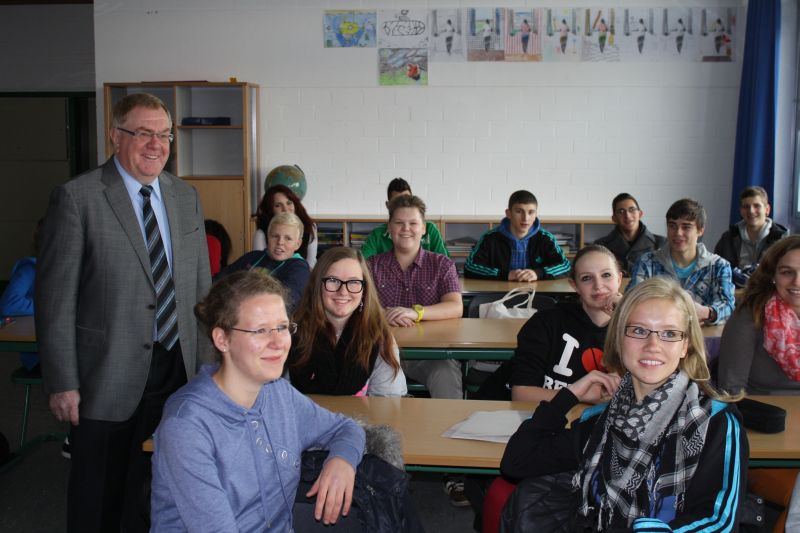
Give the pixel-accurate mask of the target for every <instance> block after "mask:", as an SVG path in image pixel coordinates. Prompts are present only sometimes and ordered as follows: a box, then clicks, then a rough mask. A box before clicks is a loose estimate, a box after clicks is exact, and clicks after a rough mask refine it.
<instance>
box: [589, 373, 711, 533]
mask: <svg viewBox="0 0 800 533" xmlns="http://www.w3.org/2000/svg"><path fill="white" fill-rule="evenodd" d="M710 416H711V401H710V398H708V397H706V396H705V395H703V393H702V392H701V391H700V389H699V387H698V386H697V384H696V383H694V382H692V381H691V380H689V378H688V376H687V375H686V374H685V373H684V372H682V371H677V372H675V373H674V374H673V375H672V376H671V377H670V378H669V379H668V380H667V381H666V382H665V383H664V384H663V385H661V386H660V387H658V388H657V389H655V390H654V391H652V392H651V393H650V394H649V395H647V396H646V397H645V398H643V399H642V401H641V402H637V401H636V397H635V395H634V392H633V385H632V382H631V375H630V373H626V374H625V376H624V377H623V379H622V383H621V384H620V387H619V389H618V390H617V392H616V394H615V395H614V397H613V398H612V399H611V402H610V403H609V406H608V409H606V411H605V416H604V418H601V420H598V422H597V425H595V427H594V431H593V432H592V435H591V437H590V438H589V441H588V442H587V443H586V447H585V448H584V461H583V465H582V467H581V471H579V472H578V475H577V476H576V478H575V480H574V483H575V484H576V485H578V484H579V485H580V486H581V487H582V491H583V505H582V506H581V508H580V513H581V514H583V515H584V516H587V515H590V514H591V512H592V509H591V508H592V507H594V506H595V505H596V504H597V503H598V499H599V505H597V508H596V509H594V511H596V512H597V524H596V526H597V528H598V529H599V530H603V529H606V528H608V527H609V525H610V524H611V523H612V522H613V521H622V522H624V523H626V524H627V526H628V527H630V526H631V524H632V523H633V521H634V520H635V519H636V518H639V517H643V516H649V513H650V509H649V507H650V505H652V504H653V503H654V502H655V500H656V499H657V498H658V496H657V495H658V493H666V494H674V495H675V496H676V498H675V505H676V508H677V509H676V510H680V508H682V506H683V496H684V493H685V492H686V488H687V485H688V484H689V482H690V481H691V479H692V476H693V475H694V471H695V470H696V469H697V461H698V460H699V458H700V453H701V452H702V451H703V443H704V442H705V436H706V431H707V429H708V420H709V418H710ZM618 523H619V522H618Z"/></svg>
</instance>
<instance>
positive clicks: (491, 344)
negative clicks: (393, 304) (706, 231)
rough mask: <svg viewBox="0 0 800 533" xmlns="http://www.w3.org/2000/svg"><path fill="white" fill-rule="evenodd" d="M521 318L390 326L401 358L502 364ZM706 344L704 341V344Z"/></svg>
mask: <svg viewBox="0 0 800 533" xmlns="http://www.w3.org/2000/svg"><path fill="white" fill-rule="evenodd" d="M526 321H527V319H524V318H508V319H501V318H451V319H449V320H436V321H428V322H421V323H420V324H419V325H417V326H412V327H410V328H401V327H393V328H392V333H393V334H394V338H395V339H396V340H397V345H398V346H399V347H400V356H401V357H402V358H403V359H459V360H484V361H503V360H506V359H511V357H512V356H513V355H514V349H516V347H517V333H519V330H520V329H522V326H523V325H524V324H525V322H526ZM723 327H724V326H711V327H707V328H703V336H705V337H706V338H708V339H713V338H716V337H719V336H721V335H722V329H723ZM706 344H708V341H707V343H706Z"/></svg>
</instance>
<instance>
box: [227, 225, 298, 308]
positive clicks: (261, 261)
mask: <svg viewBox="0 0 800 533" xmlns="http://www.w3.org/2000/svg"><path fill="white" fill-rule="evenodd" d="M302 235H303V222H302V221H301V220H300V218H298V217H297V215H295V214H293V213H288V212H286V213H278V214H277V215H275V216H274V217H272V219H271V220H270V221H269V227H268V229H267V249H266V250H264V251H253V252H247V253H246V254H244V255H243V256H242V257H240V258H239V259H237V260H236V261H234V262H233V263H232V264H230V265H228V267H227V268H225V269H224V270H222V271H221V272H220V274H219V276H218V278H223V277H225V276H227V275H228V274H230V273H232V272H237V271H239V270H253V269H254V268H260V269H264V270H266V271H267V273H268V274H270V275H271V276H272V277H274V278H275V279H277V280H278V281H280V282H281V283H282V284H283V286H284V287H286V289H287V290H288V291H289V299H288V302H287V307H288V309H289V311H290V312H291V311H292V310H293V309H294V308H295V305H297V302H299V301H300V297H301V296H302V295H303V290H304V289H305V288H306V285H307V284H308V278H309V276H310V275H311V269H310V268H308V263H307V262H306V260H305V259H303V258H302V257H301V256H300V254H299V253H297V250H298V249H299V248H300V246H301V245H302Z"/></svg>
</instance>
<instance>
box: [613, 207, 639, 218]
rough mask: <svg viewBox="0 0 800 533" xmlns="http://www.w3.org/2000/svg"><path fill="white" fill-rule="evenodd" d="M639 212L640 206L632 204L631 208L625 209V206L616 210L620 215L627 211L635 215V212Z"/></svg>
mask: <svg viewBox="0 0 800 533" xmlns="http://www.w3.org/2000/svg"><path fill="white" fill-rule="evenodd" d="M638 212H639V208H638V207H636V206H635V205H632V206H630V207H629V208H627V209H625V208H624V207H620V208H619V209H617V210H616V213H617V214H618V215H619V216H622V215H624V214H625V213H628V214H629V215H635V214H636V213H638Z"/></svg>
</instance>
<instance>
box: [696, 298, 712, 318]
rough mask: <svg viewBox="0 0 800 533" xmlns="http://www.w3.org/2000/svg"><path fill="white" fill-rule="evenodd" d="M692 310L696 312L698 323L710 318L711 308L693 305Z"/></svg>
mask: <svg viewBox="0 0 800 533" xmlns="http://www.w3.org/2000/svg"><path fill="white" fill-rule="evenodd" d="M694 309H695V311H697V319H698V320H699V321H700V322H705V321H706V320H708V318H709V317H710V316H711V308H710V307H706V306H705V305H700V304H699V303H697V302H695V303H694Z"/></svg>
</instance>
